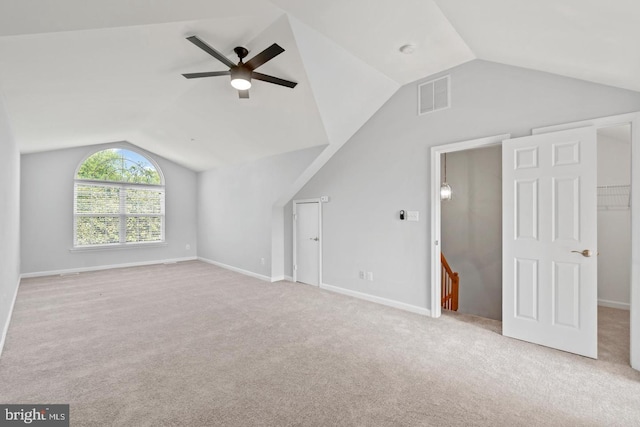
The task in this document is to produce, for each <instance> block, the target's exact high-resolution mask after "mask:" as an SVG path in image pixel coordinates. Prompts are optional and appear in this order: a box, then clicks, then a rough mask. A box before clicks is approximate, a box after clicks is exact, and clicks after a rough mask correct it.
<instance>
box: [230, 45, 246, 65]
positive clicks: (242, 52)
mask: <svg viewBox="0 0 640 427" xmlns="http://www.w3.org/2000/svg"><path fill="white" fill-rule="evenodd" d="M233 51H234V52H235V53H236V55H238V58H240V62H242V59H243V58H246V57H247V55H248V54H249V51H248V50H247V49H246V48H244V47H242V46H238V47H236V48H234V49H233Z"/></svg>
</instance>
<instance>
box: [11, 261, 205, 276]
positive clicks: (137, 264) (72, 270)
mask: <svg viewBox="0 0 640 427" xmlns="http://www.w3.org/2000/svg"><path fill="white" fill-rule="evenodd" d="M196 259H198V258H196V257H186V258H173V259H164V260H157V261H142V262H130V263H126V264H112V265H98V266H95V267H80V268H69V269H66V270H52V271H38V272H35V273H23V274H22V278H25V279H26V278H29V277H43V276H58V275H61V274H74V273H84V272H87V271H99V270H111V269H113V268H126V267H140V266H144V265H155V264H171V263H176V262H182V261H194V260H196Z"/></svg>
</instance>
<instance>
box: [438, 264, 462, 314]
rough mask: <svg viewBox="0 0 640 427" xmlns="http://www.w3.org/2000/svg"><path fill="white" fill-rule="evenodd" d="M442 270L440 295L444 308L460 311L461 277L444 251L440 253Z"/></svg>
mask: <svg viewBox="0 0 640 427" xmlns="http://www.w3.org/2000/svg"><path fill="white" fill-rule="evenodd" d="M440 261H441V262H442V270H441V274H440V281H441V284H440V295H441V300H442V301H441V304H442V308H444V309H445V310H452V311H458V288H459V287H460V277H458V273H456V272H454V271H453V270H452V269H451V267H450V266H449V263H448V262H447V259H446V258H445V257H444V254H443V253H440Z"/></svg>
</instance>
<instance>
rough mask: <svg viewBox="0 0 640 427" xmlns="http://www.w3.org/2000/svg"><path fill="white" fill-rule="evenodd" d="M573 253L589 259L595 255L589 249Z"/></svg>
mask: <svg viewBox="0 0 640 427" xmlns="http://www.w3.org/2000/svg"><path fill="white" fill-rule="evenodd" d="M571 252H572V253H577V254H581V255H582V256H583V257H585V258H589V257H590V256H591V255H593V251H590V250H589V249H585V250H584V251H571Z"/></svg>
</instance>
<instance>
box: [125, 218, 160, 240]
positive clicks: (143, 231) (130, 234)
mask: <svg viewBox="0 0 640 427" xmlns="http://www.w3.org/2000/svg"><path fill="white" fill-rule="evenodd" d="M158 241H162V217H160V216H142V217H140V216H138V217H136V216H131V217H127V243H133V242H158Z"/></svg>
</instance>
